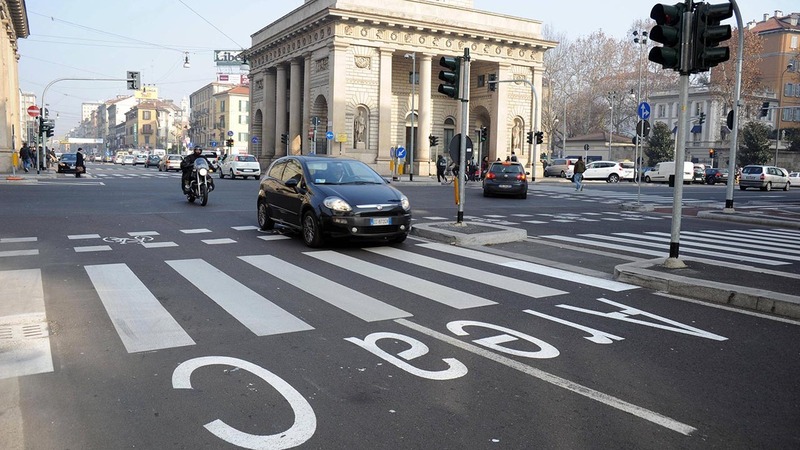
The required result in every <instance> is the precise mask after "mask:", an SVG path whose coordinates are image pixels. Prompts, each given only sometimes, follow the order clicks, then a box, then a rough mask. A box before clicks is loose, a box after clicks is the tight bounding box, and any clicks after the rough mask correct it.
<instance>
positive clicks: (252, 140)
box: [250, 136, 258, 144]
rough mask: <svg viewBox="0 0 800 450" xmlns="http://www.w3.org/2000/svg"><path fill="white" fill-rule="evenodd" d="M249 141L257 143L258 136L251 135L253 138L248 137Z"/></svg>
mask: <svg viewBox="0 0 800 450" xmlns="http://www.w3.org/2000/svg"><path fill="white" fill-rule="evenodd" d="M250 142H252V143H253V144H258V136H253V138H252V139H250Z"/></svg>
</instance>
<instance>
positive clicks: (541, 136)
mask: <svg viewBox="0 0 800 450" xmlns="http://www.w3.org/2000/svg"><path fill="white" fill-rule="evenodd" d="M534 135H535V136H536V143H537V144H541V143H542V142H544V131H537V132H536V133H534Z"/></svg>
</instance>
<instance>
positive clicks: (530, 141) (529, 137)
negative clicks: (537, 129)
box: [528, 131, 533, 144]
mask: <svg viewBox="0 0 800 450" xmlns="http://www.w3.org/2000/svg"><path fill="white" fill-rule="evenodd" d="M528 144H533V131H528Z"/></svg>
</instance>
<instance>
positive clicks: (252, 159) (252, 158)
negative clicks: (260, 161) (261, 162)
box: [236, 155, 256, 162]
mask: <svg viewBox="0 0 800 450" xmlns="http://www.w3.org/2000/svg"><path fill="white" fill-rule="evenodd" d="M236 160H237V161H242V162H256V157H255V156H252V155H248V156H237V157H236Z"/></svg>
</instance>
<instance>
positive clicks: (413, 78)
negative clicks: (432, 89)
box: [408, 72, 419, 85]
mask: <svg viewBox="0 0 800 450" xmlns="http://www.w3.org/2000/svg"><path fill="white" fill-rule="evenodd" d="M408 84H417V85H418V84H419V72H416V73H414V72H408Z"/></svg>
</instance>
